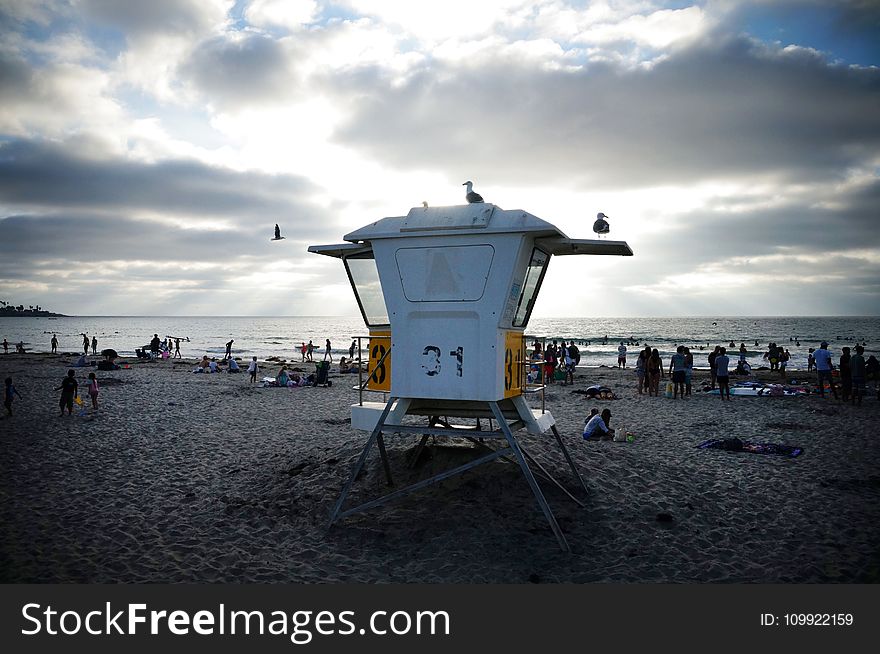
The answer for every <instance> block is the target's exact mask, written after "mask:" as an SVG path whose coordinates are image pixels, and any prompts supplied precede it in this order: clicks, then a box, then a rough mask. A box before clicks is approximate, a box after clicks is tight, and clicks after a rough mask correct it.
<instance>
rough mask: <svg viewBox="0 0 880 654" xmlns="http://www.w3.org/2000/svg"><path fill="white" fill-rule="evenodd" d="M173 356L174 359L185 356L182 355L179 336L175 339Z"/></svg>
mask: <svg viewBox="0 0 880 654" xmlns="http://www.w3.org/2000/svg"><path fill="white" fill-rule="evenodd" d="M172 358H173V359H182V358H183V357H181V356H180V339H179V338H175V339H174V356H173V357H172Z"/></svg>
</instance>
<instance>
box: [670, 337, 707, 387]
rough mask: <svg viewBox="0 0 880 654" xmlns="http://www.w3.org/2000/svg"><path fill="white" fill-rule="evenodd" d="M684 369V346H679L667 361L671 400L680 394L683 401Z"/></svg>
mask: <svg viewBox="0 0 880 654" xmlns="http://www.w3.org/2000/svg"><path fill="white" fill-rule="evenodd" d="M716 361H717V359H716ZM685 367H686V366H685V358H684V345H679V346H678V347H677V348H675V354H673V355H672V358H671V359H670V360H669V374H670V375H671V376H672V399H676V398H678V395H679V393H681V399H684V379H685Z"/></svg>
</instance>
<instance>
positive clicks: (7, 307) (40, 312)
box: [0, 300, 67, 318]
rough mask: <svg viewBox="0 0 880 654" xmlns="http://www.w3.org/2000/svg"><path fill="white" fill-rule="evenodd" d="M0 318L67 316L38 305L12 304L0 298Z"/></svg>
mask: <svg viewBox="0 0 880 654" xmlns="http://www.w3.org/2000/svg"><path fill="white" fill-rule="evenodd" d="M0 318H67V316H65V315H64V314H63V313H52V312H51V311H45V310H44V309H43V307H40V306H33V305H31V306H27V307H26V306H24V305H23V304H19V305H18V306H14V305H13V304H11V303H9V302H4V301H3V300H0Z"/></svg>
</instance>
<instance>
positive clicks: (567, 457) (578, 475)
mask: <svg viewBox="0 0 880 654" xmlns="http://www.w3.org/2000/svg"><path fill="white" fill-rule="evenodd" d="M550 430H551V431H552V432H553V435H554V436H555V437H556V442H557V443H559V447H560V448H561V449H562V453H563V454H564V455H565V460H566V461H568V465H569V466H571V471H572V472H573V473H574V476H575V478H576V479H577V480H578V482H580V485H581V488H583V489H584V492H585V493H587V494H588V495H589V494H590V491H589V490H587V485H586V484H585V483H584V478H583V477H581V473H580V471H579V470H578V469H577V467H575V465H574V461H572V460H571V455H569V453H568V448H566V447H565V443H563V442H562V437H561V436H560V435H559V431H558V430H557V429H556V425H553V426H551V427H550Z"/></svg>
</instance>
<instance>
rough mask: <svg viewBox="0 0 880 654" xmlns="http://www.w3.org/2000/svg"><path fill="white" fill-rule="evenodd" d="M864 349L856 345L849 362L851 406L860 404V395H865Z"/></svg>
mask: <svg viewBox="0 0 880 654" xmlns="http://www.w3.org/2000/svg"><path fill="white" fill-rule="evenodd" d="M864 354H865V348H863V347H862V346H861V345H856V353H855V354H853V355H852V357H851V358H850V360H849V370H850V380H851V382H850V383H851V385H852V403H853V406H855V405H856V404H858V405H859V406H861V404H862V395H864V394H865V357H864V356H863V355H864Z"/></svg>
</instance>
